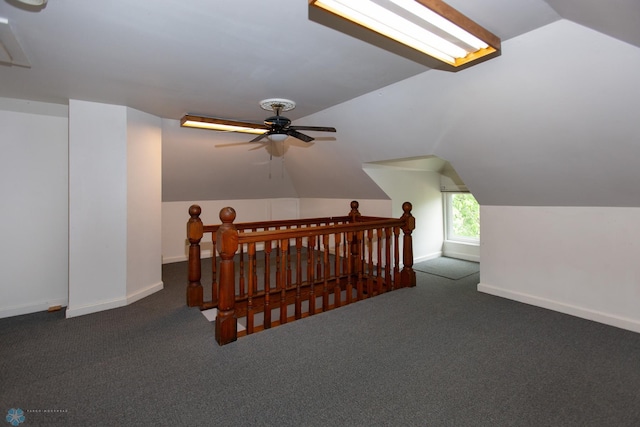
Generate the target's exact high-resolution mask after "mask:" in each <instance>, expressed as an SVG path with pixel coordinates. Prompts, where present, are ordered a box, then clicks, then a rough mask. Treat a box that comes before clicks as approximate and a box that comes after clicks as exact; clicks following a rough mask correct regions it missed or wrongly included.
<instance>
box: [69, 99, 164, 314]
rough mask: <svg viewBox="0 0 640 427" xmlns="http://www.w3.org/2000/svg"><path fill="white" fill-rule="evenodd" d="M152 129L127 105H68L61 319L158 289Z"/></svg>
mask: <svg viewBox="0 0 640 427" xmlns="http://www.w3.org/2000/svg"><path fill="white" fill-rule="evenodd" d="M160 126H161V123H160V120H159V119H157V118H154V117H152V116H149V115H147V114H145V113H142V112H139V111H135V110H131V109H129V108H127V107H123V106H118V105H107V104H99V103H94V102H86V101H78V100H70V101H69V305H68V307H67V313H66V315H67V317H74V316H79V315H83V314H88V313H93V312H96V311H101V310H107V309H110V308H115V307H120V306H123V305H126V304H128V303H130V302H133V301H135V300H137V299H139V298H142V297H143V296H146V295H149V294H150V293H152V292H154V291H157V290H159V289H161V288H162V281H161V268H160V265H161V256H160V249H159V248H160V238H159V234H160V233H161V227H160V224H161V221H160V218H159V216H160V215H161V205H160V204H161V202H160V192H161V190H160V189H161V181H160V180H161V176H160V175H161V173H160V164H161V163H160V162H161V155H160V153H161V146H160V144H161V138H160Z"/></svg>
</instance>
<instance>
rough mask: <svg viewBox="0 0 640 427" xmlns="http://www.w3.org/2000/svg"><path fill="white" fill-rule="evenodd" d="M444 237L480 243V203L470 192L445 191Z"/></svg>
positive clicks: (451, 239) (457, 240)
mask: <svg viewBox="0 0 640 427" xmlns="http://www.w3.org/2000/svg"><path fill="white" fill-rule="evenodd" d="M444 196H445V203H444V206H445V235H446V236H445V238H446V239H447V240H450V241H456V242H464V243H475V244H478V243H480V205H478V202H477V201H476V199H475V197H473V195H472V194H471V193H445V195H444Z"/></svg>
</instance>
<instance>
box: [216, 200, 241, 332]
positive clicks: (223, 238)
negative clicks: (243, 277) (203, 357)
mask: <svg viewBox="0 0 640 427" xmlns="http://www.w3.org/2000/svg"><path fill="white" fill-rule="evenodd" d="M235 219H236V211H235V210H233V208H230V207H226V208H222V209H221V210H220V221H222V225H221V226H220V227H219V228H218V232H217V234H216V246H217V247H218V253H219V254H220V282H219V283H220V285H219V286H220V288H219V295H220V299H219V300H218V315H217V316H216V341H217V342H218V344H220V345H225V344H228V343H230V342H233V341H235V340H236V339H237V338H238V322H237V319H236V316H235V302H236V285H235V265H234V262H233V258H234V256H235V254H236V251H237V250H238V230H236V227H235V225H233V221H234V220H235Z"/></svg>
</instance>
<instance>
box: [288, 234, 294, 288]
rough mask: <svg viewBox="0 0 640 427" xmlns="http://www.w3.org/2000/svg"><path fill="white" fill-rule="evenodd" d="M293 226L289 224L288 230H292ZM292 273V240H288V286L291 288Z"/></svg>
mask: <svg viewBox="0 0 640 427" xmlns="http://www.w3.org/2000/svg"><path fill="white" fill-rule="evenodd" d="M290 229H291V227H290V226H287V230H290ZM292 277H293V276H292V275H291V245H290V242H289V241H287V288H289V287H290V286H291V280H292Z"/></svg>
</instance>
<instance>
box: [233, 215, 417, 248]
mask: <svg viewBox="0 0 640 427" xmlns="http://www.w3.org/2000/svg"><path fill="white" fill-rule="evenodd" d="M404 224H405V221H404V220H402V219H394V218H388V219H382V220H373V221H362V222H355V223H347V224H337V225H320V226H314V227H304V228H289V229H285V230H265V231H251V232H249V233H245V232H240V233H238V243H258V242H266V241H270V240H277V239H286V238H290V239H293V238H296V237H310V236H324V235H326V234H335V233H348V232H355V231H363V230H372V229H377V228H384V227H399V228H402V226H403V225H404Z"/></svg>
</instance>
